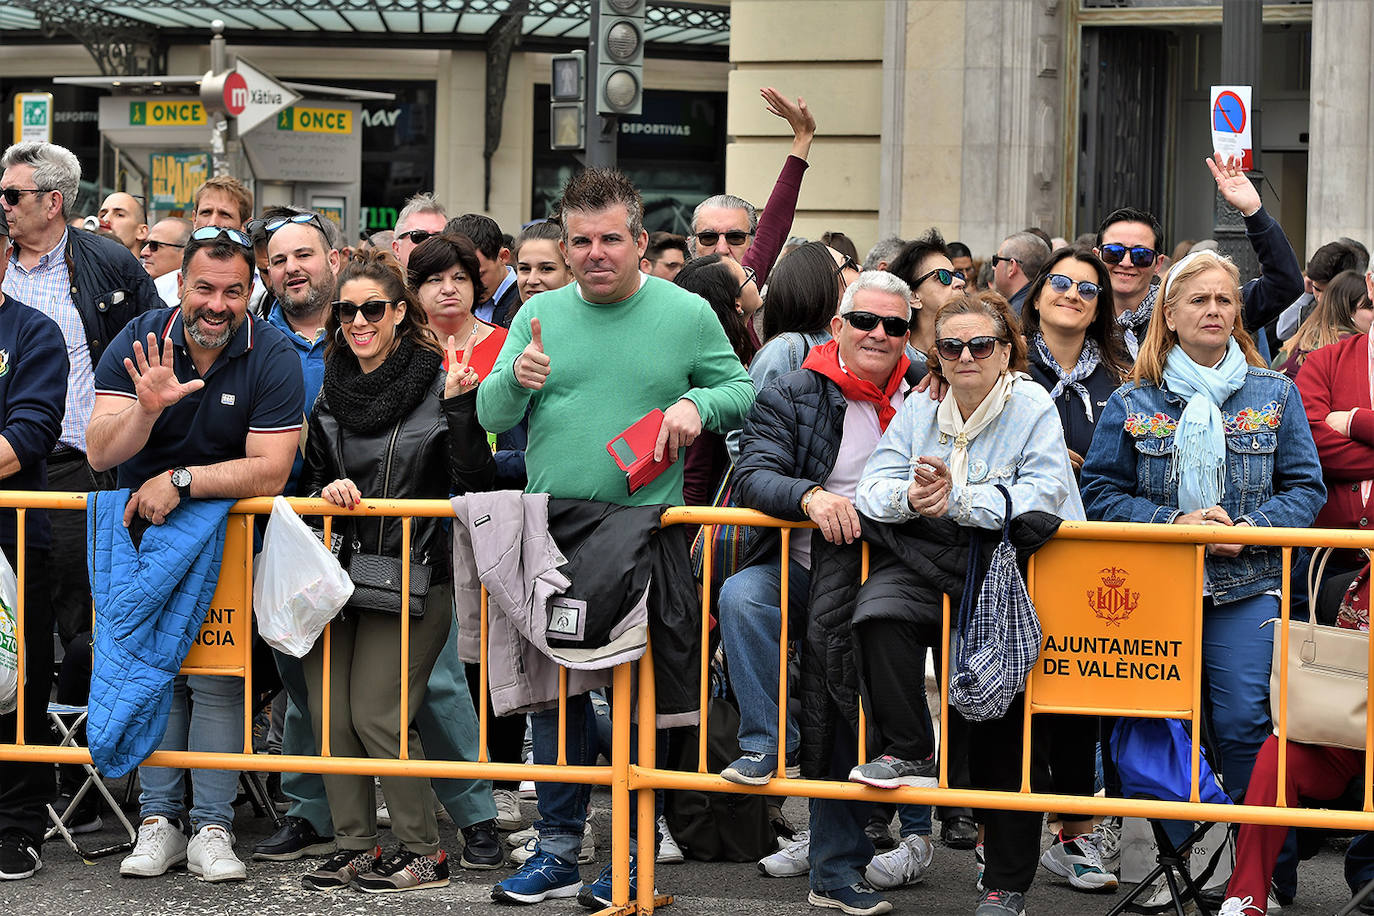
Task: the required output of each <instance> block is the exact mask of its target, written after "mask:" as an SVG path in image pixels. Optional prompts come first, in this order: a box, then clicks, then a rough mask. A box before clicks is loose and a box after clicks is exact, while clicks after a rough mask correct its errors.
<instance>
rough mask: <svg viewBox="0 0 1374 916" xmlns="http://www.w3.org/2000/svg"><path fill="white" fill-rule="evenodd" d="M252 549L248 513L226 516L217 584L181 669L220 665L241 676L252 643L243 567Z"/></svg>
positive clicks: (249, 654)
mask: <svg viewBox="0 0 1374 916" xmlns="http://www.w3.org/2000/svg"><path fill="white" fill-rule="evenodd" d="M252 549H253V533H252V531H250V530H249V528H248V516H246V515H231V516H229V529H228V531H227V532H226V533H225V537H224V557H223V559H222V561H221V562H220V576H219V585H218V586H216V588H215V594H214V597H212V598H211V599H210V610H209V611H208V612H207V613H206V615H205V623H204V624H203V625H202V626H201V628H200V632H199V633H197V634H196V641H195V643H194V644H192V646H191V651H190V652H189V653H187V655H186V661H185V662H183V663H182V667H183V668H221V669H224V670H223V673H224V674H227V675H242V673H243V671H244V669H245V668H246V667H247V665H248V664H249V659H250V657H251V655H252V651H253V643H252V634H251V633H250V632H249V628H248V600H249V587H250V586H249V584H248V583H247V582H246V581H245V579H244V569H246V568H247V565H248V557H249V554H250V552H251V551H252Z"/></svg>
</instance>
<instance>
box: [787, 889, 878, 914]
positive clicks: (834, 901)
mask: <svg viewBox="0 0 1374 916" xmlns="http://www.w3.org/2000/svg"><path fill="white" fill-rule="evenodd" d="M806 900H807V902H808V903H810V904H811V905H812V906H819V907H827V908H829V909H832V910H840V911H841V912H843V913H848V914H849V916H879V914H881V913H890V912H892V904H890V903H888V902H887V901H886V900H884V899H883V895H882V894H880V893H878V892H877V891H875V890H874V889H873V888H871V887H869V886H868V885H867V884H851V885H850V886H849V887H837V888H835V889H834V890H831V891H818V890H815V889H814V888H813V889H812V891H811V894H810V896H809V897H807V898H806Z"/></svg>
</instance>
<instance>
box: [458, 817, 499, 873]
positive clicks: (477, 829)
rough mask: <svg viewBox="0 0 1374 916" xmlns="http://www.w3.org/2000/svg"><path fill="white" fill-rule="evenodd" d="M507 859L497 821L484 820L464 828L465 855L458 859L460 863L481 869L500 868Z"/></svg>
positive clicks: (476, 869)
mask: <svg viewBox="0 0 1374 916" xmlns="http://www.w3.org/2000/svg"><path fill="white" fill-rule="evenodd" d="M505 861H506V851H505V849H503V848H502V847H501V837H500V835H498V834H497V832H496V821H482V822H481V823H480V824H472V825H470V826H467V827H464V828H463V855H462V856H461V857H460V858H459V859H458V864H459V865H461V866H463V867H464V868H470V869H473V870H475V871H481V870H483V869H488V868H500V867H501V866H502V865H503V864H505Z"/></svg>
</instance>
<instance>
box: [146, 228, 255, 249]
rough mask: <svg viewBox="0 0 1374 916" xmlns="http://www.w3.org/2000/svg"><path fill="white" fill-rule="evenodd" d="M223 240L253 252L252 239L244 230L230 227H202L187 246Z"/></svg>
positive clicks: (194, 233) (193, 233)
mask: <svg viewBox="0 0 1374 916" xmlns="http://www.w3.org/2000/svg"><path fill="white" fill-rule="evenodd" d="M223 240H228V241H230V242H232V243H233V244H235V245H238V246H239V247H241V248H247V249H248V250H249V251H252V250H253V241H252V239H250V238H249V237H248V236H247V234H246V233H244V231H243V230H242V229H230V228H229V227H228V226H201V227H200V228H199V229H197V230H196V231H194V232H192V233H191V240H190V241H189V242H187V243H186V244H188V245H190V244H201V245H208V244H210V243H212V242H219V241H223ZM163 244H166V243H165V242H164V243H163ZM182 247H185V246H182Z"/></svg>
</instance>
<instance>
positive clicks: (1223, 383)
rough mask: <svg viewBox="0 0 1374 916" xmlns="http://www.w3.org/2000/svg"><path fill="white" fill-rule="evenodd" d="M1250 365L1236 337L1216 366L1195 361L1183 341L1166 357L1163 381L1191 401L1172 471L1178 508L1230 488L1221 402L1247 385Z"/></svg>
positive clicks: (1199, 505)
mask: <svg viewBox="0 0 1374 916" xmlns="http://www.w3.org/2000/svg"><path fill="white" fill-rule="evenodd" d="M1248 369H1249V364H1248V363H1246V361H1245V354H1244V353H1243V352H1241V349H1240V344H1238V343H1236V339H1235V338H1234V337H1233V338H1231V340H1230V341H1229V342H1228V343H1227V345H1226V356H1224V357H1223V358H1222V360H1221V364H1220V365H1218V366H1217V367H1216V368H1215V369H1213V368H1212V367H1210V366H1199V365H1198V364H1197V363H1195V362H1193V360H1192V358H1191V357H1189V356H1188V354H1187V353H1185V352H1183V348H1182V347H1181V346H1175V347H1174V348H1173V349H1172V350H1170V351H1169V355H1168V356H1167V357H1166V358H1165V360H1164V384H1165V386H1166V387H1167V388H1168V389H1169V391H1170V392H1171V393H1172V394H1175V395H1178V396H1179V397H1181V398H1183V399H1184V400H1186V401H1187V402H1188V403H1187V406H1185V407H1184V408H1183V413H1182V414H1180V415H1179V418H1178V429H1177V430H1175V432H1174V463H1173V468H1172V469H1171V471H1170V473H1171V476H1172V478H1173V479H1174V480H1176V481H1178V507H1179V508H1180V509H1182V510H1183V511H1184V512H1195V511H1197V510H1198V509H1207V508H1210V507H1212V506H1216V505H1219V504H1220V503H1221V497H1222V495H1223V494H1224V493H1225V492H1226V430H1225V426H1224V424H1223V421H1222V418H1221V405H1222V404H1224V403H1225V402H1226V399H1227V398H1229V397H1230V396H1231V395H1233V394H1235V393H1236V392H1237V391H1239V390H1240V387H1241V386H1242V385H1244V384H1245V375H1246V372H1247V370H1248Z"/></svg>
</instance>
